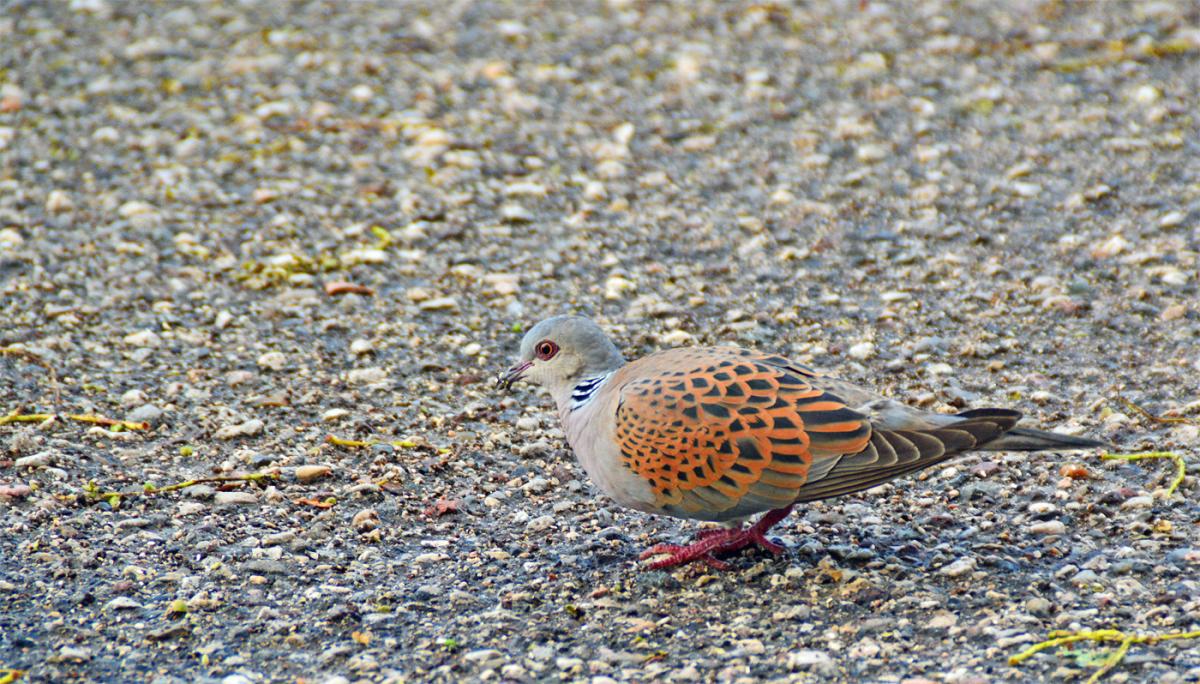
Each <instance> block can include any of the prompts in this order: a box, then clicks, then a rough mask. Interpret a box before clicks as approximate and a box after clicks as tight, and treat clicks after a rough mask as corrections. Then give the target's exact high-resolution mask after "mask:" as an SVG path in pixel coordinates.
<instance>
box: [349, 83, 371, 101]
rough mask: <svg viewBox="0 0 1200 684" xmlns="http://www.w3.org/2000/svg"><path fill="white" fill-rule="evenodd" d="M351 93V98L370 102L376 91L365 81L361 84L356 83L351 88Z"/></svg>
mask: <svg viewBox="0 0 1200 684" xmlns="http://www.w3.org/2000/svg"><path fill="white" fill-rule="evenodd" d="M349 95H350V99H351V100H353V101H355V102H358V103H363V102H370V101H371V98H373V97H375V91H374V90H372V89H371V86H369V85H367V84H365V83H360V84H359V85H356V86H354V87H353V88H351V89H350V93H349Z"/></svg>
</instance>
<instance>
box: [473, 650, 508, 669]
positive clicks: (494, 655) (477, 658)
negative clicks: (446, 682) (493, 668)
mask: <svg viewBox="0 0 1200 684" xmlns="http://www.w3.org/2000/svg"><path fill="white" fill-rule="evenodd" d="M503 659H504V654H503V653H501V652H500V651H497V650H496V649H494V648H481V649H479V650H477V651H467V652H466V653H464V654H463V660H464V661H466V662H468V663H474V664H476V665H480V666H486V665H487V664H489V663H491V662H493V661H497V660H503Z"/></svg>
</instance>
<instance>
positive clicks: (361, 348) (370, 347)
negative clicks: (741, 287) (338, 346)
mask: <svg viewBox="0 0 1200 684" xmlns="http://www.w3.org/2000/svg"><path fill="white" fill-rule="evenodd" d="M373 351H375V343H374V342H371V340H364V339H357V340H354V341H353V342H351V343H350V353H351V354H354V355H355V356H362V355H363V354H370V353H371V352H373Z"/></svg>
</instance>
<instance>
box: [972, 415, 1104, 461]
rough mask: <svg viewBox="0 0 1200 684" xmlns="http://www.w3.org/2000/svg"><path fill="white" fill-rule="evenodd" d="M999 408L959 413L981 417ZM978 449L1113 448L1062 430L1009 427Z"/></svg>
mask: <svg viewBox="0 0 1200 684" xmlns="http://www.w3.org/2000/svg"><path fill="white" fill-rule="evenodd" d="M995 410H997V409H976V410H974V411H964V412H962V413H960V414H958V415H959V416H960V417H962V418H981V417H984V416H985V415H986V414H987V413H988V412H990V411H995ZM976 448H977V449H981V450H983V451H1046V450H1051V449H1062V450H1064V451H1069V450H1072V449H1112V448H1113V446H1112V445H1111V444H1109V443H1107V442H1101V441H1098V440H1095V439H1088V438H1086V437H1075V436H1073V435H1064V434H1062V433H1060V432H1046V431H1045V430H1034V429H1033V428H1023V427H1014V428H1009V429H1008V431H1006V432H1005V433H1004V434H1002V435H1000V436H999V437H997V438H996V439H993V440H992V441H990V442H985V443H984V444H980V445H979V446H978V447H976Z"/></svg>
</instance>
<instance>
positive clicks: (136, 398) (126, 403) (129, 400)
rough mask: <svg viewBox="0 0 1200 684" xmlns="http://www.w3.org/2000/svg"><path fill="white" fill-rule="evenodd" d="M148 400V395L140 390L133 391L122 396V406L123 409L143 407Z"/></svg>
mask: <svg viewBox="0 0 1200 684" xmlns="http://www.w3.org/2000/svg"><path fill="white" fill-rule="evenodd" d="M146 400H147V397H146V393H145V392H143V391H142V390H140V389H131V390H129V391H127V392H125V393H124V394H122V395H121V406H122V407H123V408H133V407H134V406H141V405H142V404H145V403H146Z"/></svg>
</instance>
